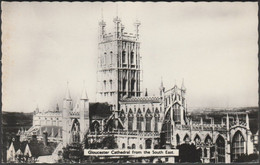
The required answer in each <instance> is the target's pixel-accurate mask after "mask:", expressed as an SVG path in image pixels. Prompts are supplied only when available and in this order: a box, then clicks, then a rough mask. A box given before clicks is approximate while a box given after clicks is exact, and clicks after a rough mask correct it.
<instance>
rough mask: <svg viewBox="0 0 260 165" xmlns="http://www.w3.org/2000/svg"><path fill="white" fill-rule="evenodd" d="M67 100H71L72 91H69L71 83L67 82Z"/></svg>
mask: <svg viewBox="0 0 260 165" xmlns="http://www.w3.org/2000/svg"><path fill="white" fill-rule="evenodd" d="M65 99H66V100H71V97H70V90H69V82H68V81H67V92H66V97H65Z"/></svg>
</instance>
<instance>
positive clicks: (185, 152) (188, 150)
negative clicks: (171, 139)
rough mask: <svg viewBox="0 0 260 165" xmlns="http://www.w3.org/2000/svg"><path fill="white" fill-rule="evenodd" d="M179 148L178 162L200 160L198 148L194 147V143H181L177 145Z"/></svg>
mask: <svg viewBox="0 0 260 165" xmlns="http://www.w3.org/2000/svg"><path fill="white" fill-rule="evenodd" d="M177 149H179V156H178V157H177V160H179V162H201V161H200V154H199V150H197V149H196V146H195V145H194V144H181V145H179V146H177Z"/></svg>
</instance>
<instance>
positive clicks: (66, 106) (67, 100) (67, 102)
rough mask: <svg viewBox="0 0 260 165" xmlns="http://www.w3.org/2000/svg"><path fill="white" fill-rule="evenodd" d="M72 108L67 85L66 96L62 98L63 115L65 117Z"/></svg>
mask: <svg viewBox="0 0 260 165" xmlns="http://www.w3.org/2000/svg"><path fill="white" fill-rule="evenodd" d="M72 109H73V104H72V99H71V96H70V91H69V87H68V86H67V91H66V96H65V98H64V99H63V111H62V114H63V117H64V118H67V117H68V116H69V112H70V111H71V110H72Z"/></svg>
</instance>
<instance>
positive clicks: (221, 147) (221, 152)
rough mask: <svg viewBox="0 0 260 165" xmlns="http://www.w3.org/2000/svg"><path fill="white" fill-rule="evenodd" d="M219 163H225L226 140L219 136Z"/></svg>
mask: <svg viewBox="0 0 260 165" xmlns="http://www.w3.org/2000/svg"><path fill="white" fill-rule="evenodd" d="M216 151H217V155H216V157H217V162H225V140H224V138H223V137H222V136H219V137H218V139H217V141H216Z"/></svg>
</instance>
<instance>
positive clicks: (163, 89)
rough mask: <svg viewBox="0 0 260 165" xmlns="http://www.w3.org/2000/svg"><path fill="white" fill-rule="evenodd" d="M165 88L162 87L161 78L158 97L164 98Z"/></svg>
mask: <svg viewBox="0 0 260 165" xmlns="http://www.w3.org/2000/svg"><path fill="white" fill-rule="evenodd" d="M164 91H165V87H164V86H163V79H162V78H161V86H160V96H161V97H163V96H164Z"/></svg>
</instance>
